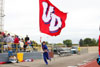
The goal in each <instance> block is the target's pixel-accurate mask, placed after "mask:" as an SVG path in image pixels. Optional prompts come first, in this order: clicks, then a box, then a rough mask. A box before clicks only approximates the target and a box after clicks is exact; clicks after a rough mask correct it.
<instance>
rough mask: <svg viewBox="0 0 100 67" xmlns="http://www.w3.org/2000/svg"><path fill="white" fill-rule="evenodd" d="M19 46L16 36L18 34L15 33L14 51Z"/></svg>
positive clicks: (17, 49)
mask: <svg viewBox="0 0 100 67" xmlns="http://www.w3.org/2000/svg"><path fill="white" fill-rule="evenodd" d="M19 48H20V46H19V38H18V36H17V35H15V38H14V52H15V51H16V52H17V51H19Z"/></svg>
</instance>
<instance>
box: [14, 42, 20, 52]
mask: <svg viewBox="0 0 100 67" xmlns="http://www.w3.org/2000/svg"><path fill="white" fill-rule="evenodd" d="M12 48H13V52H16V51H19V50H20V49H19V48H20V46H19V45H18V44H17V45H16V44H12ZM16 48H17V49H16Z"/></svg>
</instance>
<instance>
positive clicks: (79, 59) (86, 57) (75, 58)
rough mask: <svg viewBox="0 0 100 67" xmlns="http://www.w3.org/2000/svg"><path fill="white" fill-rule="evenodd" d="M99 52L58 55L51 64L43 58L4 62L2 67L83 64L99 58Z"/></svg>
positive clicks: (52, 66) (48, 66)
mask: <svg viewBox="0 0 100 67" xmlns="http://www.w3.org/2000/svg"><path fill="white" fill-rule="evenodd" d="M97 56H98V54H97V53H89V54H83V55H72V56H66V57H56V58H54V59H52V61H51V62H50V61H49V65H45V64H44V61H43V60H34V62H22V63H16V64H3V65H0V67H68V66H77V65H81V64H83V63H84V62H85V63H87V62H88V61H93V60H95V59H96V58H97Z"/></svg>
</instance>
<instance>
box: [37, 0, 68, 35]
mask: <svg viewBox="0 0 100 67" xmlns="http://www.w3.org/2000/svg"><path fill="white" fill-rule="evenodd" d="M39 6H40V17H39V19H40V21H39V22H40V31H41V32H42V33H45V34H48V35H51V36H57V35H59V34H60V32H61V30H62V29H63V28H64V27H65V20H66V17H67V13H63V12H62V11H60V10H59V9H58V8H56V7H55V6H54V5H53V4H52V3H51V2H50V1H49V0H39Z"/></svg>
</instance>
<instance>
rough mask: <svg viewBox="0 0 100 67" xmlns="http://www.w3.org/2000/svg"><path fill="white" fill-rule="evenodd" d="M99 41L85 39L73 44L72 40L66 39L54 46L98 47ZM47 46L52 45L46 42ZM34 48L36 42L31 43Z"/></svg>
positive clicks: (36, 44)
mask: <svg viewBox="0 0 100 67" xmlns="http://www.w3.org/2000/svg"><path fill="white" fill-rule="evenodd" d="M98 43H99V40H96V39H94V38H85V39H80V40H79V43H78V44H73V43H72V40H70V39H66V40H63V43H56V44H54V45H66V46H67V47H72V46H73V45H80V46H83V47H84V46H98ZM46 44H47V45H53V44H52V43H48V42H47V41H46ZM33 45H34V46H38V45H39V44H38V43H37V42H36V41H33Z"/></svg>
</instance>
